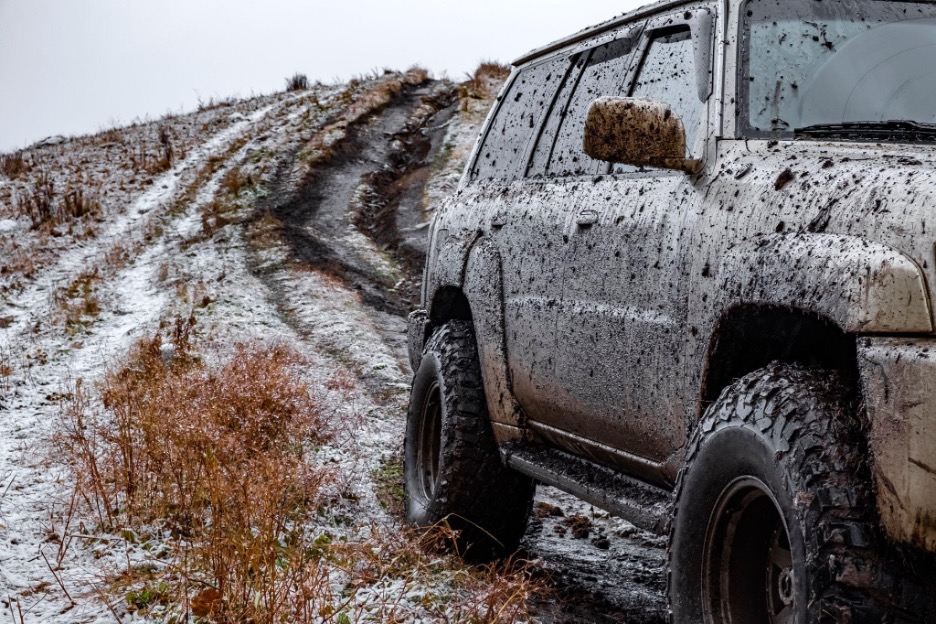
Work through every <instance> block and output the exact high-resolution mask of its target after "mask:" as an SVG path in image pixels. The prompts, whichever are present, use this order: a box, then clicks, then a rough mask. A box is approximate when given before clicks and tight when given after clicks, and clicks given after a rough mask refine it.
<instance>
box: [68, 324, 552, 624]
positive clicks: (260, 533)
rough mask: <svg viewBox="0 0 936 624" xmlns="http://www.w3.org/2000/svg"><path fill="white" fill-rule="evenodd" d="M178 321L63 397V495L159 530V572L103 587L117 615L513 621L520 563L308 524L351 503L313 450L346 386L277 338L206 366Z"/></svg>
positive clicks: (537, 587) (113, 520) (436, 540)
mask: <svg viewBox="0 0 936 624" xmlns="http://www.w3.org/2000/svg"><path fill="white" fill-rule="evenodd" d="M193 326H194V321H193V320H192V319H188V320H185V321H177V322H176V323H175V325H174V326H172V327H171V328H168V329H166V330H164V332H163V333H162V334H161V335H157V336H155V337H154V338H150V339H146V340H143V341H141V342H140V343H138V344H137V345H136V346H135V347H134V349H133V351H132V353H131V355H130V357H129V358H128V360H127V361H126V362H125V363H124V364H123V365H122V366H120V367H118V368H116V369H114V370H112V371H110V372H109V373H108V374H107V375H106V376H105V377H104V379H103V381H102V382H101V384H100V386H99V387H98V388H88V387H85V386H83V385H82V384H80V383H79V384H77V385H76V388H75V391H74V392H72V393H70V394H69V395H68V397H67V399H66V402H65V403H64V404H63V417H62V423H61V428H60V434H59V435H58V437H57V440H56V441H57V448H58V449H60V450H62V451H64V456H65V457H67V458H68V461H69V465H70V467H71V470H72V474H73V476H74V480H75V493H76V497H77V499H78V500H81V501H83V503H84V505H85V506H86V509H87V510H89V511H90V513H91V514H92V515H93V516H94V517H96V519H97V522H98V523H99V524H100V526H101V527H102V528H103V529H104V530H106V531H111V532H115V531H118V530H120V533H121V534H122V535H125V536H126V539H133V540H135V539H138V536H142V537H139V539H147V537H146V536H147V535H152V534H153V532H154V531H155V532H156V533H158V532H159V531H160V527H161V528H162V530H163V531H165V530H169V531H170V532H171V535H172V537H171V538H169V539H168V541H167V542H166V546H164V547H162V548H161V549H160V552H159V553H158V554H155V555H154V558H155V559H159V560H160V562H161V564H160V566H158V567H160V568H161V569H163V571H162V572H154V568H153V567H152V566H129V565H128V569H127V570H126V572H125V573H124V574H122V575H121V576H120V577H118V578H113V579H111V582H112V584H113V586H114V587H115V588H117V589H119V590H122V591H123V594H124V596H125V599H126V604H127V608H128V609H130V610H131V611H137V610H138V611H142V612H146V611H147V610H149V609H151V608H153V607H154V606H156V605H163V606H164V607H166V608H168V609H169V613H175V614H176V619H177V620H178V621H183V620H184V621H188V620H187V618H189V617H190V616H192V615H194V616H196V617H198V618H202V619H203V620H205V621H212V622H219V623H220V622H226V623H247V622H250V623H252V624H265V623H269V624H273V623H278V622H285V621H295V622H350V621H358V620H360V619H368V620H373V621H382V622H407V621H411V620H412V618H413V616H414V615H415V614H417V613H419V614H422V615H423V616H424V617H425V616H426V614H428V615H429V617H430V618H432V619H435V620H437V621H450V622H474V623H500V622H502V623H507V622H515V621H518V620H521V619H523V618H524V617H526V615H527V613H528V609H529V599H530V597H531V596H532V595H534V594H539V593H541V592H542V591H543V581H542V580H541V579H540V578H538V574H537V571H536V570H535V569H534V568H532V567H531V566H530V565H529V564H527V563H525V562H522V561H507V562H504V563H500V564H497V565H494V566H489V567H469V566H466V565H465V564H463V563H461V562H460V561H459V560H458V559H457V558H456V557H454V556H453V555H451V554H445V553H443V552H442V551H441V550H440V547H441V546H443V545H451V544H452V543H454V539H453V538H454V536H453V534H452V533H451V531H449V530H448V529H447V528H446V527H438V528H436V529H434V530H430V531H418V532H417V531H400V530H397V529H393V528H391V527H387V526H385V525H383V526H382V525H376V524H375V525H373V526H372V527H370V530H369V531H364V533H363V535H368V534H369V537H363V538H361V539H347V537H344V536H342V535H341V534H335V533H333V532H332V531H331V530H329V529H326V528H322V527H321V526H319V523H320V522H321V518H323V517H331V516H332V515H338V516H341V515H343V514H346V513H349V511H348V508H347V507H346V506H345V507H342V505H347V504H348V503H347V502H345V503H342V500H345V501H347V500H351V501H354V500H355V498H354V496H353V495H352V494H339V493H336V492H338V491H340V490H341V488H340V487H339V488H338V489H337V490H336V487H337V486H339V485H340V479H337V478H336V477H337V475H336V474H335V473H334V472H333V470H334V469H329V468H325V467H323V466H321V465H318V464H317V463H316V461H315V459H316V456H315V452H314V448H315V447H316V446H318V445H322V444H327V443H328V441H329V440H330V439H331V438H332V435H333V432H334V431H336V430H338V428H340V425H336V424H335V423H333V421H332V417H330V416H329V414H331V413H333V412H332V411H331V408H330V407H329V405H328V404H327V401H328V400H337V401H346V400H347V399H348V393H349V392H352V391H353V389H354V387H355V382H354V380H353V379H350V378H348V376H347V375H336V376H334V377H333V378H331V379H328V380H323V384H322V388H319V389H315V388H312V387H309V386H308V385H306V384H305V383H304V382H303V381H301V378H300V376H299V373H298V371H299V369H300V367H301V366H302V365H303V360H302V358H301V357H300V356H299V355H298V354H297V353H295V352H294V351H292V350H291V349H290V348H288V347H286V346H284V345H266V344H246V345H237V346H235V347H233V349H232V352H231V353H230V355H229V357H227V358H226V359H224V360H223V361H221V362H219V363H217V364H215V365H209V364H207V363H206V362H205V361H204V359H203V358H202V357H201V356H200V355H199V353H198V351H197V350H196V348H195V346H194V345H193V338H192V335H193ZM331 484H334V485H331ZM326 486H328V489H324V488H326ZM326 492H329V494H328V495H326ZM349 496H350V497H351V498H350V499H348V498H347V497H349ZM350 504H351V505H352V508H353V506H354V505H355V504H356V503H354V502H351V503H350ZM347 522H349V521H348V520H344V521H339V523H338V525H335V526H340V525H344V524H346V523H347ZM355 522H356V523H357V524H358V525H360V526H362V529H365V528H367V520H366V519H364V520H363V521H362V520H361V519H357V520H356V521H355ZM413 595H418V596H420V597H419V598H418V600H417V601H416V602H414V599H413V597H412V596H413Z"/></svg>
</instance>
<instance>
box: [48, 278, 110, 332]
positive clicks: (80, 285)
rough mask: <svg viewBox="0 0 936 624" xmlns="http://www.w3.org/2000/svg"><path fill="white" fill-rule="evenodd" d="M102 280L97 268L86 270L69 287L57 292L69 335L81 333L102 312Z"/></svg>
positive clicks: (57, 298) (56, 297)
mask: <svg viewBox="0 0 936 624" xmlns="http://www.w3.org/2000/svg"><path fill="white" fill-rule="evenodd" d="M100 281H101V278H100V275H99V274H98V271H97V269H94V270H92V271H85V272H83V273H81V274H80V275H78V277H76V278H75V279H74V280H73V281H72V282H71V284H69V285H68V286H67V287H64V288H60V289H58V290H57V291H56V292H55V301H56V303H57V304H58V305H59V307H60V309H61V311H62V316H63V317H64V324H65V331H66V332H67V333H68V335H74V334H77V333H79V332H80V331H82V330H83V329H85V328H86V327H87V326H89V325H90V324H91V323H93V322H94V320H95V319H96V317H97V316H98V315H99V314H100V313H101V300H100V299H99V298H98V294H97V284H98V283H99V282H100Z"/></svg>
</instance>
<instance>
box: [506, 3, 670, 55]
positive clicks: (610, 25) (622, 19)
mask: <svg viewBox="0 0 936 624" xmlns="http://www.w3.org/2000/svg"><path fill="white" fill-rule="evenodd" d="M686 2H687V0H660V1H659V2H654V3H652V4H648V5H646V6H643V7H640V8H639V9H634V10H633V11H629V12H627V13H624V14H622V15H619V16H617V17H614V18H612V19H609V20H608V21H606V22H601V23H600V24H596V25H594V26H589V27H588V28H585V29H584V30H580V31H579V32H577V33H575V34H573V35H569V36H568V37H563V38H562V39H559V40H557V41H554V42H552V43H550V44H549V45H545V46H543V47H541V48H536V49H534V50H531V51H529V52H527V53H526V54H524V55H523V56H521V57H519V58H518V59H517V60H515V61H514V62H513V65H514V66H516V67H519V66H520V65H523V64H525V63H529V62H530V61H533V60H536V59H538V58H540V57H543V56H546V55H547V54H549V53H551V52H556V51H557V50H561V49H562V48H565V47H567V46H570V45H573V44H576V43H579V42H580V41H584V40H586V39H589V38H591V37H594V36H595V35H599V34H601V33H603V32H606V31H609V30H612V29H614V28H617V27H618V26H621V25H623V24H626V23H627V22H630V21H633V20H635V19H639V18H642V17H649V16H650V15H653V14H655V13H659V12H660V11H664V10H666V9H668V8H670V7H674V6H679V5H680V4H686Z"/></svg>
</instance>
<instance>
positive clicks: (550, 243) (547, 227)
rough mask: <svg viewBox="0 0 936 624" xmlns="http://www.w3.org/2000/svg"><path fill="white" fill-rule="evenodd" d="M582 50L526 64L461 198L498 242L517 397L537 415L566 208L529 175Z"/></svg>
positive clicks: (552, 337)
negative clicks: (531, 161) (537, 142)
mask: <svg viewBox="0 0 936 624" xmlns="http://www.w3.org/2000/svg"><path fill="white" fill-rule="evenodd" d="M580 59H581V55H580V54H572V53H570V54H564V55H559V56H555V57H552V58H549V59H546V60H543V61H540V62H538V63H533V64H532V65H530V66H527V67H524V68H522V69H520V70H519V71H518V73H517V75H516V76H515V77H514V79H513V82H512V83H511V85H510V86H509V88H508V89H507V90H506V92H505V93H504V95H503V96H502V101H501V103H500V105H499V107H498V110H497V112H496V113H495V116H494V117H493V119H492V121H491V124H490V127H489V128H488V130H487V134H486V136H485V137H484V139H483V141H482V144H481V146H480V148H479V151H478V154H477V156H476V159H475V164H474V165H473V167H472V170H471V171H470V172H469V175H470V181H469V184H468V185H467V187H466V189H465V191H464V193H465V197H464V199H463V200H462V201H463V202H464V203H466V204H468V205H472V206H473V210H475V211H477V212H478V215H477V216H476V218H474V219H472V222H480V223H481V224H482V227H481V230H482V232H481V234H482V235H483V236H485V237H487V238H488V239H489V240H490V241H492V242H493V243H494V246H495V248H496V249H497V250H498V252H499V254H500V257H501V263H502V270H503V288H504V305H505V331H506V345H507V353H508V367H509V371H510V375H511V381H512V385H513V390H514V394H515V396H516V398H517V401H518V402H519V403H520V405H521V406H522V407H523V409H524V411H525V412H526V413H527V414H529V415H531V416H536V415H540V414H543V413H544V412H548V411H549V410H550V409H551V405H550V403H549V401H548V400H547V399H546V397H547V396H548V388H549V386H550V385H551V384H552V383H553V375H554V372H555V367H554V361H555V360H554V351H555V347H556V334H555V326H556V303H557V301H558V300H559V297H560V295H561V294H562V276H563V264H562V263H563V261H564V259H565V255H566V251H565V246H566V245H567V241H566V240H564V239H563V235H564V229H563V228H564V224H565V217H566V213H565V211H563V210H561V209H560V208H559V207H558V206H557V205H555V204H553V203H550V202H546V201H544V197H543V195H542V193H540V192H539V188H538V187H537V185H530V184H529V183H528V182H527V181H526V180H525V179H524V178H525V172H526V168H527V162H528V161H529V158H530V154H531V151H532V149H533V146H534V144H535V139H536V136H537V135H538V132H539V130H540V128H541V127H542V125H543V121H544V119H546V118H547V117H548V116H549V115H550V112H551V110H552V108H553V106H554V104H555V102H556V101H557V96H558V98H564V97H567V89H568V85H569V84H571V82H570V81H574V79H575V76H576V75H577V73H578V72H579V71H580V70H581V64H580Z"/></svg>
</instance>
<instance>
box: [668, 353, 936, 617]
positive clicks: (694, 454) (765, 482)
mask: <svg viewBox="0 0 936 624" xmlns="http://www.w3.org/2000/svg"><path fill="white" fill-rule="evenodd" d="M849 394H850V393H849V392H848V391H847V388H846V386H845V384H844V383H843V381H842V380H841V378H840V377H839V376H838V375H837V374H835V373H829V372H822V371H810V370H806V369H803V368H799V367H794V366H787V365H779V364H773V365H771V366H769V367H767V368H765V369H762V370H759V371H757V372H755V373H752V374H750V375H748V376H746V377H744V378H743V379H740V380H739V381H737V382H735V383H734V384H732V385H731V386H729V387H728V388H727V389H726V390H725V391H724V392H723V393H722V395H721V397H720V398H719V399H718V401H716V402H715V403H714V404H712V405H711V406H710V408H709V409H708V410H707V411H706V414H705V417H704V418H703V420H702V422H701V423H700V426H699V427H698V428H697V431H696V433H695V435H694V437H693V439H692V440H691V441H690V444H689V450H688V454H687V460H686V464H685V467H684V469H683V471H682V472H681V473H680V476H679V478H678V481H677V487H676V507H675V510H676V511H675V515H674V518H673V523H672V527H671V533H670V539H669V549H668V573H667V581H668V594H669V596H668V597H669V601H670V609H671V611H670V612H671V618H672V620H671V621H672V622H673V623H674V624H685V623H693V624H694V623H697V622H703V621H705V622H713V623H718V624H721V623H723V622H742V621H750V622H765V623H767V622H770V623H771V624H774V623H781V622H790V623H793V622H796V623H797V624H807V623H810V624H811V623H816V622H823V623H825V622H850V623H852V624H857V623H859V622H869V623H870V622H875V623H879V622H895V623H896V622H922V621H924V620H923V614H924V609H925V607H923V606H922V605H920V604H919V601H920V600H921V596H920V594H922V593H923V592H919V591H918V589H919V588H918V586H917V584H916V583H915V582H913V581H912V580H911V579H908V578H907V575H906V574H905V573H902V572H901V567H902V566H897V565H894V563H895V562H894V561H893V558H891V556H885V555H884V554H883V553H885V552H888V551H889V550H890V549H889V547H888V546H887V545H886V543H885V540H883V538H882V537H881V534H880V531H878V529H877V521H876V511H875V506H874V499H873V493H872V491H871V477H870V471H869V467H868V463H867V452H866V448H865V445H864V442H863V438H862V436H861V432H860V423H859V421H858V420H857V419H856V418H855V416H854V414H855V409H854V407H853V406H852V405H849V403H848V401H847V397H848V396H849Z"/></svg>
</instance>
